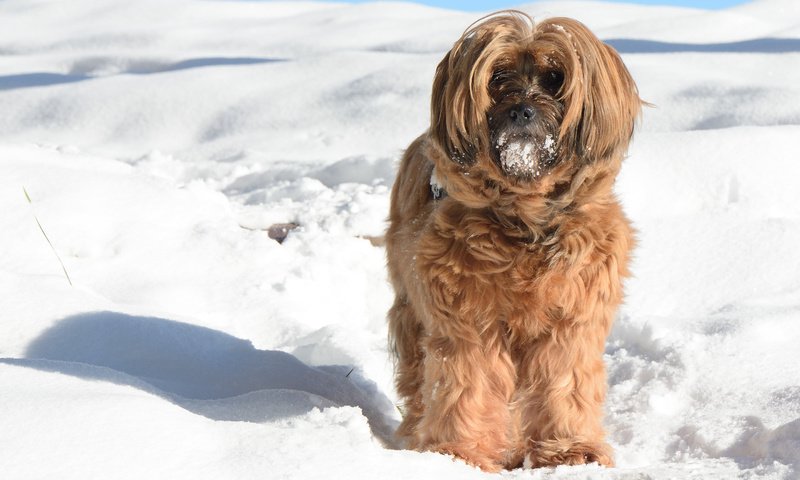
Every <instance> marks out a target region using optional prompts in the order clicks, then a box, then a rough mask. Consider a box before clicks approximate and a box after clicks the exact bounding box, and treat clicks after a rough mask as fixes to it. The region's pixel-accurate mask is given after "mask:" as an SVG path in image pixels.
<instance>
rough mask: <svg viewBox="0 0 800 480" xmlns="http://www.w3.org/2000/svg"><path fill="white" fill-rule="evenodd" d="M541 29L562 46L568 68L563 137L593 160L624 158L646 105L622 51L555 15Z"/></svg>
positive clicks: (580, 25) (584, 28) (574, 150)
mask: <svg viewBox="0 0 800 480" xmlns="http://www.w3.org/2000/svg"><path fill="white" fill-rule="evenodd" d="M537 27H538V30H539V31H540V32H541V33H540V35H541V36H542V37H545V36H546V37H549V38H548V40H549V41H552V42H554V43H558V44H559V47H560V48H559V49H558V50H559V52H560V56H561V57H562V58H561V63H562V64H563V66H564V70H565V72H564V77H565V81H564V88H563V89H562V92H561V100H562V102H563V103H564V117H563V120H562V129H561V134H560V137H561V141H562V142H567V144H571V145H572V151H573V152H578V154H579V155H580V156H581V157H583V158H585V159H587V160H589V161H592V160H597V159H602V158H610V157H619V155H620V154H621V153H622V151H624V150H625V149H626V148H627V146H628V143H629V142H630V139H631V135H632V134H633V128H634V125H635V123H636V119H637V118H638V116H639V113H640V111H641V107H642V101H641V99H640V98H639V92H638V90H637V88H636V84H635V83H634V81H633V78H632V77H631V74H630V73H629V72H628V69H627V68H626V67H625V64H624V63H623V62H622V59H621V58H620V56H619V54H618V53H617V52H616V51H615V50H614V49H613V48H611V47H610V46H608V45H606V44H604V43H603V42H601V41H600V40H599V39H598V38H597V37H596V36H595V35H594V34H593V33H592V32H591V31H590V30H589V29H588V28H587V27H586V26H584V25H583V24H582V23H580V22H578V21H577V20H573V19H570V18H552V19H548V20H546V21H544V22H542V23H541V24H539V25H538V26H537Z"/></svg>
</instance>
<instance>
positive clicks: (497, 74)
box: [489, 70, 506, 83]
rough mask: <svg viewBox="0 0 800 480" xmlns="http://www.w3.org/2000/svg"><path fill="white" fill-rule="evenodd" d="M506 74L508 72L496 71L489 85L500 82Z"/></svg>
mask: <svg viewBox="0 0 800 480" xmlns="http://www.w3.org/2000/svg"><path fill="white" fill-rule="evenodd" d="M505 73H506V72H505V71H503V70H495V71H494V72H492V79H491V80H490V81H489V83H497V82H499V81H500V80H502V79H503V76H505Z"/></svg>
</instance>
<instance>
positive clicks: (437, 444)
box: [417, 276, 516, 471]
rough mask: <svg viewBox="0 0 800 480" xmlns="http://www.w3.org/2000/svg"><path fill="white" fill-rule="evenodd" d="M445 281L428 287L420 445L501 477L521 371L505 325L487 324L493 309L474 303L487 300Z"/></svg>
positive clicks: (436, 280) (510, 436) (466, 287)
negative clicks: (506, 337) (506, 339)
mask: <svg viewBox="0 0 800 480" xmlns="http://www.w3.org/2000/svg"><path fill="white" fill-rule="evenodd" d="M443 277H446V276H438V277H437V278H435V279H433V280H432V281H431V283H429V284H428V285H429V287H428V293H429V295H426V296H427V298H428V299H429V301H430V304H429V305H428V306H429V308H428V312H429V315H428V318H427V319H426V320H427V321H426V322H425V323H426V325H425V327H426V333H427V337H425V339H424V341H423V345H424V351H425V359H424V382H423V389H422V390H423V403H424V413H423V416H422V419H421V421H420V423H419V425H418V427H417V433H418V436H419V437H418V438H419V441H418V444H417V446H418V448H419V449H422V450H432V451H437V452H442V453H449V454H453V455H455V456H457V457H459V458H462V459H464V460H466V461H467V462H468V463H470V464H473V465H476V466H479V467H480V468H482V469H484V470H487V471H498V470H500V469H501V468H503V467H504V466H506V463H507V456H508V455H509V450H510V445H511V440H510V438H513V436H512V435H511V432H510V429H511V428H513V426H512V424H511V420H510V413H509V401H510V399H511V396H512V395H513V392H514V385H515V381H516V373H515V369H514V365H513V363H512V360H511V357H510V355H509V353H508V351H507V349H506V346H505V342H504V339H503V331H502V325H500V324H499V323H498V322H497V321H496V319H491V318H488V317H487V315H490V313H489V312H487V311H486V310H487V309H486V308H485V306H483V307H480V308H479V307H477V306H473V305H470V304H469V301H468V300H467V299H479V298H486V297H484V296H483V295H481V294H480V293H479V292H470V291H465V289H467V290H468V289H469V286H466V285H460V286H458V287H455V286H454V285H446V284H445V282H446V280H445V279H443ZM450 278H454V277H450ZM456 291H457V292H459V293H457V294H454V292H456Z"/></svg>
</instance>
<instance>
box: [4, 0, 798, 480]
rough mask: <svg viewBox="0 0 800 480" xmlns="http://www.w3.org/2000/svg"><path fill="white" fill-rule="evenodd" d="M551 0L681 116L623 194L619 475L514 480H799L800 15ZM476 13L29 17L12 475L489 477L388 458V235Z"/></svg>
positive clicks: (789, 8) (657, 120)
mask: <svg viewBox="0 0 800 480" xmlns="http://www.w3.org/2000/svg"><path fill="white" fill-rule="evenodd" d="M522 8H523V9H524V10H526V11H528V12H530V13H531V14H533V15H535V16H539V17H541V16H549V15H568V16H574V17H577V18H578V19H580V20H582V21H584V22H585V23H587V24H588V25H589V26H590V27H591V28H593V29H594V30H595V31H596V32H597V33H598V35H599V36H600V37H601V38H603V39H605V40H607V41H608V42H609V43H611V44H612V45H614V46H616V47H617V48H618V49H619V50H620V51H621V52H622V53H623V57H624V59H625V61H626V63H627V64H628V66H629V68H630V69H631V71H632V73H633V75H634V77H635V78H636V79H637V81H638V84H639V87H640V90H641V94H642V96H643V97H644V98H645V99H646V100H648V101H650V102H652V103H653V104H655V105H656V107H655V108H651V109H647V111H646V112H645V116H644V119H643V122H642V124H641V128H640V130H639V132H638V133H637V135H636V137H635V141H634V144H633V146H632V149H631V152H630V158H629V159H628V160H627V163H626V164H625V166H624V167H623V172H622V175H621V177H620V179H619V182H618V192H619V195H620V197H621V198H622V200H623V202H624V205H625V208H626V210H627V212H628V213H629V215H630V217H631V218H632V219H633V220H634V222H635V224H636V227H637V229H638V231H639V247H638V249H637V251H636V260H635V265H634V268H633V270H634V273H635V278H634V279H632V280H631V281H630V282H629V283H628V290H627V291H628V297H627V298H628V299H627V303H626V305H625V306H624V307H623V308H622V310H621V312H620V315H619V318H618V321H617V323H616V326H615V328H614V331H613V333H612V338H611V339H610V342H609V344H608V349H607V356H606V360H607V363H608V370H609V382H610V391H609V398H608V403H607V413H608V415H607V420H606V423H607V426H608V431H609V435H610V440H611V442H612V443H613V445H614V447H615V449H616V452H617V461H618V464H619V467H618V468H616V469H600V468H599V467H596V466H587V467H573V468H567V467H561V468H558V469H555V470H537V471H514V472H503V473H502V474H500V476H501V477H503V478H509V479H542V478H559V479H560V478H581V479H582V478H613V479H618V478H619V479H647V478H659V479H661V478H698V479H709V478H751V479H756V478H758V479H761V478H764V479H767V478H770V479H791V478H798V477H800V353H798V344H800V250H798V249H797V247H796V246H797V245H798V244H800V188H798V177H800V164H798V162H799V161H800V4H798V2H795V1H794V0H760V1H755V2H753V3H751V4H746V5H744V6H741V7H736V8H732V9H729V10H723V11H716V12H708V11H701V10H691V9H675V8H665V7H639V6H631V5H624V4H604V3H596V2H558V3H535V4H530V5H527V6H523V7H522ZM477 16H478V15H476V14H473V13H463V12H453V11H446V10H438V9H432V8H425V7H421V6H416V5H411V4H404V3H382V4H362V5H356V6H353V5H342V4H331V3H325V4H322V3H304V2H292V3H271V2H245V1H201V0H174V1H170V2H163V1H159V0H137V1H135V2H124V1H111V0H71V1H70V2H58V1H55V0H52V1H51V0H47V1H45V0H4V1H2V2H0V31H2V32H3V34H2V36H0V232H2V234H0V251H2V252H3V255H2V257H0V292H2V293H1V294H0V312H2V318H3V320H2V321H1V322H0V357H2V358H0V470H1V471H2V477H3V478H7V479H34V478H59V479H69V478H75V479H88V478H117V479H124V478H170V479H183V478H186V479H190V478H191V479H197V478H214V479H220V478H223V479H224V478H231V479H234V478H235V479H242V478H260V479H261V478H267V479H313V478H325V479H336V478H345V479H361V478H369V479H374V478H398V479H401V478H402V479H405V478H414V479H449V478H490V477H492V476H491V475H488V474H484V473H481V472H479V471H477V470H475V469H473V468H470V467H468V466H466V465H464V464H462V463H460V462H453V461H452V460H451V459H450V458H449V457H446V456H442V455H437V454H433V453H425V454H421V453H415V452H408V451H397V450H391V449H386V448H384V447H383V446H382V443H381V439H386V438H388V437H389V436H390V433H391V430H392V428H393V426H394V425H395V424H396V422H397V418H398V413H397V411H396V410H395V408H394V406H393V403H394V401H395V400H396V397H395V394H394V392H393V389H392V380H391V364H390V361H389V358H388V355H387V351H386V328H385V325H384V315H385V312H386V310H387V308H388V306H389V304H390V302H391V298H392V293H391V289H390V287H389V286H388V284H387V281H386V271H385V267H384V252H383V249H382V248H381V247H380V246H373V244H372V243H371V242H370V240H369V237H371V236H379V235H381V233H382V230H383V228H384V218H385V217H386V214H387V207H388V192H389V188H390V186H391V183H392V180H393V175H394V165H395V162H396V161H397V159H398V157H399V155H400V153H401V151H402V149H403V148H404V147H405V146H406V145H407V144H408V143H409V142H410V141H411V140H412V139H413V138H414V137H415V136H416V135H418V134H419V133H420V132H421V131H423V130H424V129H425V128H426V122H427V119H428V98H429V94H430V83H431V79H432V75H433V68H434V66H435V64H436V63H437V62H438V60H439V59H440V58H441V57H442V55H443V54H444V52H445V51H446V50H447V49H448V48H449V46H450V45H451V44H452V42H453V41H454V40H455V39H456V38H457V37H458V36H459V34H460V33H461V31H462V30H463V29H464V28H465V27H466V26H467V25H468V24H469V23H470V22H471V21H473V20H475V19H476V18H477ZM23 188H24V189H25V190H27V192H28V194H29V195H30V198H31V201H32V202H31V203H30V204H29V203H28V201H27V200H26V198H25V194H24V193H23ZM37 218H38V220H39V222H41V225H42V227H43V228H44V230H45V231H46V232H47V235H48V236H49V238H50V239H51V240H52V242H53V244H54V246H55V248H56V250H57V252H58V255H59V256H60V257H61V259H62V260H63V262H64V265H65V267H66V270H67V271H68V272H69V275H70V277H71V279H72V282H73V283H74V286H70V285H69V283H68V282H67V279H66V277H65V275H64V273H63V271H62V269H61V266H60V265H59V262H58V259H57V258H56V255H55V254H54V253H53V251H52V250H51V249H50V246H49V245H48V244H47V242H46V241H45V239H44V237H43V236H42V233H41V232H40V230H39V227H38V226H37V224H36V221H37V220H36V219H37ZM283 222H296V223H298V224H300V225H301V226H300V228H298V229H297V230H295V231H292V232H291V233H290V234H289V236H288V238H287V240H286V241H285V242H284V243H283V244H278V243H277V242H275V241H273V240H271V239H270V238H269V237H268V235H267V233H266V232H265V231H264V229H266V228H268V227H269V226H270V225H272V224H274V223H283Z"/></svg>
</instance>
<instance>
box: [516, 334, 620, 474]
mask: <svg viewBox="0 0 800 480" xmlns="http://www.w3.org/2000/svg"><path fill="white" fill-rule="evenodd" d="M604 339H605V336H604V335H603V334H602V333H600V332H598V328H597V327H596V326H591V325H585V324H577V325H576V324H573V325H568V326H566V325H565V326H559V327H557V328H556V329H555V331H553V332H552V334H550V335H547V336H546V337H544V338H540V339H538V340H537V341H536V342H534V344H533V345H532V346H531V348H529V349H528V350H527V352H528V353H527V355H526V358H525V359H524V360H523V362H522V363H523V365H524V371H523V372H521V373H520V374H521V376H523V383H524V384H525V388H523V389H522V391H523V394H522V396H521V398H520V401H519V403H520V405H521V406H522V412H521V413H522V415H521V417H522V423H523V424H522V428H523V431H524V433H525V436H526V438H527V450H528V453H527V455H526V457H527V458H526V463H528V464H529V465H530V466H532V467H543V466H556V465H562V464H566V465H576V464H584V463H591V462H598V463H600V464H601V465H605V466H613V464H614V461H613V457H612V451H611V447H610V446H609V445H608V444H607V443H606V442H605V439H604V437H605V433H604V431H603V426H602V419H603V400H604V397H605V392H606V377H605V368H604V364H603V357H602V355H603V340H604Z"/></svg>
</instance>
